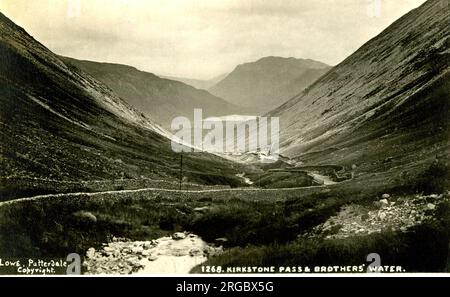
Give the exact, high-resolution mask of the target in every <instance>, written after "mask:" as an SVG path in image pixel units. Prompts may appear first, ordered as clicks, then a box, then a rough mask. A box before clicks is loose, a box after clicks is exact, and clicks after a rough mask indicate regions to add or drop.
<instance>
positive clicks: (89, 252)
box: [86, 247, 95, 259]
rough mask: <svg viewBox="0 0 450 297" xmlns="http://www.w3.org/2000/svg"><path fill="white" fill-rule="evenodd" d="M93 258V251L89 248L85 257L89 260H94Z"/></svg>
mask: <svg viewBox="0 0 450 297" xmlns="http://www.w3.org/2000/svg"><path fill="white" fill-rule="evenodd" d="M94 256H95V249H94V248H93V247H91V248H89V249H88V250H87V252H86V257H88V258H89V259H92V258H94Z"/></svg>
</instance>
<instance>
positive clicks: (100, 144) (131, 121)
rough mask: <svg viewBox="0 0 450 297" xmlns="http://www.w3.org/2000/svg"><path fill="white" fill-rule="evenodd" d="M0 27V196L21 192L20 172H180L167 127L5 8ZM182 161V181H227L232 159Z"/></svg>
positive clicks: (45, 175) (28, 175)
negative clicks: (34, 34)
mask: <svg viewBox="0 0 450 297" xmlns="http://www.w3.org/2000/svg"><path fill="white" fill-rule="evenodd" d="M0 32H1V34H0V59H1V63H0V125H1V129H0V143H1V146H0V157H1V159H0V168H1V176H0V197H2V199H4V198H5V197H6V196H5V195H6V194H5V192H8V195H9V196H20V195H21V193H20V191H22V190H23V189H25V188H26V186H24V185H21V186H18V187H17V188H14V187H15V186H14V185H16V184H17V183H16V181H17V180H20V179H28V180H34V179H38V180H41V182H31V183H30V185H31V186H33V185H34V186H36V185H37V186H39V185H43V184H45V181H48V182H50V181H70V182H72V181H89V180H117V179H136V180H139V179H142V178H146V179H163V180H166V181H176V180H178V176H179V162H180V161H179V160H180V156H179V154H176V153H174V152H173V151H172V149H171V145H170V139H169V138H168V137H169V136H170V135H169V134H167V132H165V130H163V129H162V128H161V127H159V126H158V125H157V124H155V122H153V121H152V120H150V119H149V118H148V117H147V116H145V115H142V114H141V113H140V112H138V111H136V110H135V109H134V108H133V107H131V106H130V105H129V104H127V103H126V102H124V101H123V100H122V99H121V98H120V97H118V96H117V95H116V94H115V93H114V92H112V91H111V90H110V89H109V88H108V87H106V86H105V85H103V84H102V83H101V82H99V81H97V80H95V79H94V78H92V77H91V76H90V75H88V74H86V73H85V72H83V71H81V70H79V69H78V68H76V67H74V66H72V65H70V64H66V63H64V62H63V60H61V59H60V57H58V56H57V55H55V54H53V53H52V52H51V51H50V50H48V49H47V48H46V47H45V46H43V45H42V44H40V43H39V42H38V41H36V40H35V39H33V38H32V37H31V36H30V35H28V34H27V33H26V31H25V30H24V29H22V28H20V27H19V26H17V25H15V24H14V23H13V22H12V21H11V20H9V19H8V18H7V17H6V16H4V15H3V14H0ZM130 71H131V70H130ZM174 85H175V86H176V85H177V84H174ZM184 169H185V170H184V172H185V177H186V178H187V179H188V181H193V182H198V183H211V181H212V180H214V182H215V179H214V176H216V177H218V179H220V180H221V181H222V182H224V183H228V181H232V180H233V178H231V179H227V176H233V177H234V174H235V172H234V169H233V165H232V164H231V163H229V162H226V161H224V160H223V159H221V158H218V157H216V156H213V155H209V154H204V153H200V154H186V156H185V158H184ZM43 180H44V181H43ZM227 180H228V181H227ZM221 181H218V183H221ZM18 183H20V182H18ZM38 192H39V191H38ZM33 193H35V194H36V192H33ZM22 194H23V193H22ZM28 194H30V193H28Z"/></svg>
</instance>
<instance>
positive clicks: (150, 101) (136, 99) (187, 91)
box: [61, 57, 239, 129]
mask: <svg viewBox="0 0 450 297" xmlns="http://www.w3.org/2000/svg"><path fill="white" fill-rule="evenodd" d="M61 59H62V60H63V61H64V62H66V63H67V64H71V65H74V66H76V67H78V68H80V69H81V70H83V71H84V72H87V73H88V74H90V75H91V76H93V77H94V78H95V79H97V80H98V81H101V82H102V83H104V84H105V85H107V86H108V87H109V88H111V89H112V90H113V91H114V92H115V93H116V94H117V95H119V96H120V97H121V98H122V99H124V100H126V101H127V102H128V103H129V104H131V105H132V106H134V107H136V108H137V109H138V110H140V111H141V112H143V113H144V114H145V115H147V116H149V117H150V118H152V119H153V120H155V121H156V122H157V123H159V124H161V125H162V126H163V127H165V128H167V129H170V124H171V122H172V120H173V119H174V118H175V117H178V116H185V117H187V118H189V119H192V118H193V116H194V108H202V109H203V115H204V116H222V115H227V114H232V113H236V112H238V110H239V108H238V107H237V106H234V105H232V104H230V103H228V102H226V101H225V100H223V99H221V98H218V97H216V96H213V95H211V94H210V93H208V92H207V91H205V90H198V89H196V88H194V87H192V86H189V85H187V84H185V83H182V82H179V81H175V80H170V79H164V78H160V77H158V76H156V75H154V74H152V73H148V72H144V71H139V70H137V69H136V68H134V67H131V66H127V65H120V64H111V63H98V62H91V61H80V60H76V59H73V58H67V57H61Z"/></svg>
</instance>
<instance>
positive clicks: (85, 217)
mask: <svg viewBox="0 0 450 297" xmlns="http://www.w3.org/2000/svg"><path fill="white" fill-rule="evenodd" d="M72 215H73V217H74V218H75V219H76V220H77V221H79V222H85V223H96V222H97V217H96V216H94V215H93V214H92V213H91V212H89V211H85V210H80V211H77V212H74V213H73V214H72Z"/></svg>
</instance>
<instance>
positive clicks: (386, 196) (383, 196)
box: [381, 193, 391, 199]
mask: <svg viewBox="0 0 450 297" xmlns="http://www.w3.org/2000/svg"><path fill="white" fill-rule="evenodd" d="M390 197H391V195H389V194H387V193H384V194H383V195H381V198H383V199H389V198H390Z"/></svg>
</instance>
